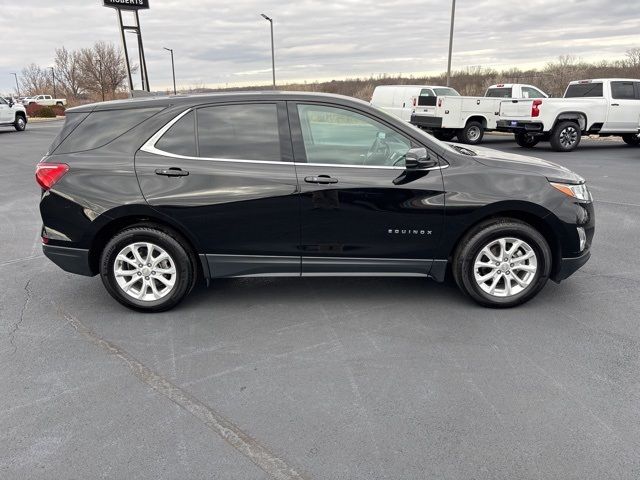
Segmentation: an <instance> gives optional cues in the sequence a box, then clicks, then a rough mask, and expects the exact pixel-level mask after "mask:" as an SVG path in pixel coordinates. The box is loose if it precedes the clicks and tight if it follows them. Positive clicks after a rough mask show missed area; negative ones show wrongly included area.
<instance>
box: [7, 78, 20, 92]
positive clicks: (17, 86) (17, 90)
mask: <svg viewBox="0 0 640 480" xmlns="http://www.w3.org/2000/svg"><path fill="white" fill-rule="evenodd" d="M9 75H13V76H14V77H16V95H18V98H20V86H19V85H18V74H17V73H10V74H9Z"/></svg>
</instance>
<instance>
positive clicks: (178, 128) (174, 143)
mask: <svg viewBox="0 0 640 480" xmlns="http://www.w3.org/2000/svg"><path fill="white" fill-rule="evenodd" d="M156 148H157V149H159V150H162V151H163V152H169V153H174V154H176V155H183V156H185V157H195V156H196V155H197V153H196V114H195V113H194V112H189V113H187V114H186V115H185V116H184V117H182V118H181V119H180V120H178V121H177V122H176V123H175V124H174V125H173V126H172V127H171V128H170V129H169V130H167V132H166V133H165V134H164V135H163V136H162V138H161V139H160V140H158V143H156Z"/></svg>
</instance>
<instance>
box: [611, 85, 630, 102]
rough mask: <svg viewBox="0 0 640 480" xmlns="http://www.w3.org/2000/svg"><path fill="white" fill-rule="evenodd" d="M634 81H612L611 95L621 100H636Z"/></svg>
mask: <svg viewBox="0 0 640 480" xmlns="http://www.w3.org/2000/svg"><path fill="white" fill-rule="evenodd" d="M633 83H634V82H611V96H612V97H613V98H615V99H619V100H635V99H636V92H635V88H634V86H633Z"/></svg>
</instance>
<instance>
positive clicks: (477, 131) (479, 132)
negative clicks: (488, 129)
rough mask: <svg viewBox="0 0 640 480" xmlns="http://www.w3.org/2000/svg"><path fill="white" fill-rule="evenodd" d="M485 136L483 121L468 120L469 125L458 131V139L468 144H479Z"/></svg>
mask: <svg viewBox="0 0 640 480" xmlns="http://www.w3.org/2000/svg"><path fill="white" fill-rule="evenodd" d="M482 137H484V127H483V126H482V123H480V122H476V121H475V120H474V121H471V122H467V125H466V126H465V127H464V128H463V129H462V130H460V132H458V140H460V142H462V143H466V144H467V145H477V144H479V143H480V142H482Z"/></svg>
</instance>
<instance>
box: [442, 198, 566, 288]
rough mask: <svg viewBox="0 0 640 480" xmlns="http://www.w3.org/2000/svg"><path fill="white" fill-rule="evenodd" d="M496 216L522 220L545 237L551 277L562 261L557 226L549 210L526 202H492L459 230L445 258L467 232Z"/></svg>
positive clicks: (451, 252) (451, 257)
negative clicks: (549, 252) (550, 262)
mask: <svg viewBox="0 0 640 480" xmlns="http://www.w3.org/2000/svg"><path fill="white" fill-rule="evenodd" d="M497 218H510V219H513V220H518V221H521V222H524V223H526V224H528V225H530V226H532V227H533V228H535V229H536V230H537V231H538V232H540V234H541V235H542V236H543V237H544V238H545V240H546V241H547V243H548V244H549V248H550V249H551V256H552V265H551V278H553V277H554V276H555V275H556V273H557V271H558V269H559V268H560V264H561V261H562V246H561V242H560V238H559V235H558V233H557V231H558V230H557V228H555V227H554V221H553V218H554V217H553V215H552V214H551V212H549V211H548V210H546V209H545V208H543V207H540V206H538V205H534V204H529V203H527V202H517V203H516V204H513V203H510V204H508V205H507V204H494V205H491V206H488V207H487V208H485V209H482V210H481V211H479V212H478V213H477V214H476V215H474V218H473V219H472V221H471V222H470V223H469V224H467V226H466V227H465V228H464V229H463V230H462V231H461V232H459V234H458V235H457V236H456V238H455V240H454V241H452V242H451V244H450V245H451V247H450V251H449V252H448V255H447V260H448V261H449V262H451V261H452V259H453V256H454V255H455V253H456V251H457V250H458V247H459V246H460V243H461V242H462V241H463V240H464V238H465V237H466V236H467V234H468V233H469V232H471V231H472V230H473V229H475V228H477V227H478V225H480V224H482V223H484V222H487V221H490V220H492V219H497Z"/></svg>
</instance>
